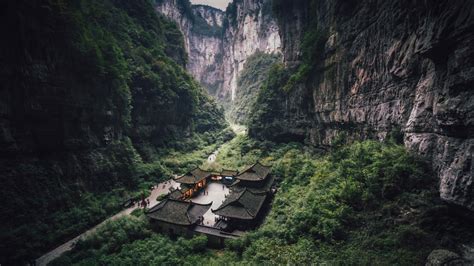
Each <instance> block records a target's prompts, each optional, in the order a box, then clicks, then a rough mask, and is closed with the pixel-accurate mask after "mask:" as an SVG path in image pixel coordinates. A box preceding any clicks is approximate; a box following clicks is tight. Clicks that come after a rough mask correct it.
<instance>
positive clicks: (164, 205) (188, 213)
mask: <svg viewBox="0 0 474 266" xmlns="http://www.w3.org/2000/svg"><path fill="white" fill-rule="evenodd" d="M211 205H212V202H211V203H209V204H197V203H194V202H186V201H180V200H175V199H166V200H164V201H162V202H160V203H158V204H157V205H155V206H154V207H153V208H151V209H150V210H148V211H147V216H148V217H149V218H151V219H155V220H159V221H163V222H167V223H172V224H178V225H192V224H196V223H197V222H198V220H199V217H200V216H203V215H204V214H205V213H206V212H207V211H208V210H209V208H210V207H211Z"/></svg>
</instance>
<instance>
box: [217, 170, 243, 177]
mask: <svg viewBox="0 0 474 266" xmlns="http://www.w3.org/2000/svg"><path fill="white" fill-rule="evenodd" d="M238 173H239V171H237V170H226V169H222V171H221V173H220V174H221V176H236V175H237V174H238Z"/></svg>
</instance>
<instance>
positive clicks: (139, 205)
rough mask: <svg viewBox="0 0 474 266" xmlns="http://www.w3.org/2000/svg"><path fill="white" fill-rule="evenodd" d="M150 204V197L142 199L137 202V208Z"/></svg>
mask: <svg viewBox="0 0 474 266" xmlns="http://www.w3.org/2000/svg"><path fill="white" fill-rule="evenodd" d="M149 206H150V199H142V200H141V201H139V202H137V207H138V208H148V207H149Z"/></svg>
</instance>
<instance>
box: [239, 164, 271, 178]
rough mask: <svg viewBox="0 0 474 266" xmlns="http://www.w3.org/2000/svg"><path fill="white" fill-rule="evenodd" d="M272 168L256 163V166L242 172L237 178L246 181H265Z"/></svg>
mask: <svg viewBox="0 0 474 266" xmlns="http://www.w3.org/2000/svg"><path fill="white" fill-rule="evenodd" d="M270 170H271V169H270V167H268V166H264V165H262V164H261V163H260V162H256V163H255V164H254V165H252V166H250V167H249V168H247V169H245V170H244V171H242V172H241V173H240V174H239V175H237V176H236V177H235V178H237V179H240V180H245V181H261V180H264V179H265V178H266V177H267V176H268V174H269V173H270Z"/></svg>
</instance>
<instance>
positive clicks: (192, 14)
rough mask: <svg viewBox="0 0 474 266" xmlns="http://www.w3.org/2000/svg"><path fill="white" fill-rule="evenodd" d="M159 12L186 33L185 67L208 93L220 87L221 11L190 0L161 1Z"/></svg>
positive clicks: (158, 7) (221, 72) (158, 5)
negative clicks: (186, 55) (194, 3)
mask: <svg viewBox="0 0 474 266" xmlns="http://www.w3.org/2000/svg"><path fill="white" fill-rule="evenodd" d="M155 9H156V11H157V12H158V13H160V14H162V15H164V16H165V17H167V18H169V19H171V20H173V21H175V22H176V23H177V25H178V27H179V28H180V30H181V31H182V32H183V35H184V36H185V38H184V39H185V47H186V52H187V54H188V62H187V65H186V68H187V70H188V71H189V73H191V75H193V77H194V78H195V79H196V80H198V81H200V83H201V84H202V85H203V86H204V87H205V88H207V89H208V91H209V92H210V93H211V94H215V93H216V91H217V90H219V89H220V88H222V84H223V82H224V81H223V76H224V75H223V69H222V68H221V67H219V66H221V65H222V58H223V50H222V29H223V27H222V26H223V21H224V12H223V11H221V10H219V9H216V8H212V7H209V6H202V5H195V6H191V5H190V3H189V1H182V0H160V1H157V2H156V5H155Z"/></svg>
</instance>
